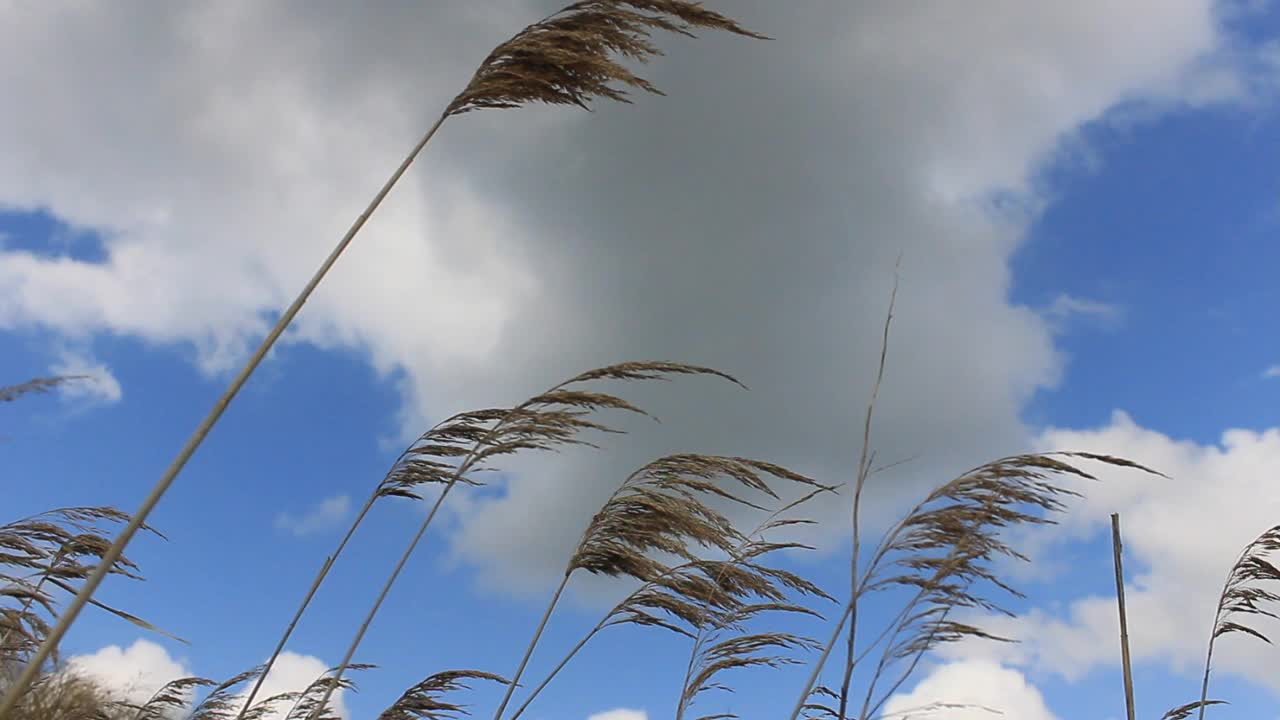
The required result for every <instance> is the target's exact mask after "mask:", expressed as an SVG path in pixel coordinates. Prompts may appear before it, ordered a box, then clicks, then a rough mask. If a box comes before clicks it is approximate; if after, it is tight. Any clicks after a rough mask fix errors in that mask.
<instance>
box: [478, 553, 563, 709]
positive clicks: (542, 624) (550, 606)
mask: <svg viewBox="0 0 1280 720" xmlns="http://www.w3.org/2000/svg"><path fill="white" fill-rule="evenodd" d="M571 575H573V571H572V570H570V571H568V572H566V573H565V574H564V577H562V578H561V579H560V584H559V585H558V586H557V587H556V592H555V594H554V595H552V596H551V602H549V603H547V609H546V610H545V611H544V612H543V613H542V619H541V620H539V621H538V628H537V629H536V630H534V631H533V638H532V639H531V640H529V644H528V646H526V647H525V649H524V656H523V657H521V658H520V666H519V667H517V668H516V672H515V675H512V676H511V683H510V684H508V685H507V692H506V693H505V694H504V695H503V696H502V702H501V703H498V709H497V710H496V711H495V712H494V713H493V720H501V718H502V713H503V712H504V711H505V710H506V709H507V703H509V702H511V696H512V695H513V694H515V691H516V686H517V685H518V684H519V683H520V677H521V676H522V675H524V669H525V667H527V666H528V665H529V658H531V657H533V649H534V648H535V647H537V646H538V640H540V639H542V631H543V630H546V629H547V621H548V620H550V619H551V613H552V612H554V611H555V609H556V604H557V603H559V602H560V595H561V594H562V593H564V588H565V586H566V585H568V584H569V577H570V576H571ZM574 651H575V652H576V651H577V649H576V648H575V650H574Z"/></svg>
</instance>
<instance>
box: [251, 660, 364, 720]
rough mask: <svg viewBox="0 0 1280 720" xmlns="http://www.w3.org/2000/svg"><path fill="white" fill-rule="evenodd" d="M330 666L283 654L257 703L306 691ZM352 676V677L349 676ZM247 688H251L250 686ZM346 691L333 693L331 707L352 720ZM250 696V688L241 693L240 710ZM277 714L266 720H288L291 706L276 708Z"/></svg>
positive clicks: (284, 704) (259, 692)
mask: <svg viewBox="0 0 1280 720" xmlns="http://www.w3.org/2000/svg"><path fill="white" fill-rule="evenodd" d="M328 669H329V666H328V665H326V664H325V663H324V661H323V660H321V659H320V658H317V657H315V656H312V655H299V654H298V653H295V652H290V651H288V650H286V651H284V652H282V653H280V657H279V658H277V659H276V662H275V664H274V665H273V666H272V667H271V672H270V673H268V674H267V679H266V680H264V681H263V683H262V689H261V690H259V691H258V695H257V697H256V698H255V699H254V703H255V704H256V703H257V702H259V701H261V700H263V699H264V698H269V697H272V696H274V695H279V694H281V693H288V692H299V691H302V690H305V689H306V688H307V686H308V685H310V684H311V683H312V682H314V681H315V680H316V679H317V678H319V677H320V676H321V675H323V674H324V673H325V672H327V671H328ZM348 674H350V673H348ZM246 685H247V684H246ZM345 692H346V691H345V690H341V689H339V690H337V691H335V692H334V693H333V696H332V699H331V700H330V704H331V706H332V707H333V709H334V711H335V712H336V713H337V714H338V716H339V717H342V718H347V717H350V716H351V715H350V713H349V712H348V710H347V706H346V703H345V702H344V700H343V695H344V693H345ZM247 695H248V687H246V688H245V691H244V692H242V693H240V694H239V695H238V696H237V697H238V698H239V699H238V700H236V706H237V707H236V709H237V710H239V708H240V706H242V705H244V700H243V698H245V697H246V696H247ZM274 707H275V709H274V711H273V712H270V713H267V714H266V715H263V716H262V720H285V719H286V716H287V715H288V712H289V707H290V705H289V704H288V703H282V704H280V705H276V706H274Z"/></svg>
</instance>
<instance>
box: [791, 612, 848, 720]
mask: <svg viewBox="0 0 1280 720" xmlns="http://www.w3.org/2000/svg"><path fill="white" fill-rule="evenodd" d="M852 609H853V605H852V604H849V605H845V606H844V612H843V613H841V615H840V622H838V623H836V629H835V630H833V631H832V632H831V638H830V639H828V640H827V642H826V643H824V644H823V645H822V655H821V656H820V657H819V658H818V662H816V663H814V664H813V671H812V672H810V673H809V680H808V682H806V683H805V686H804V689H802V690H801V691H800V697H799V698H798V699H796V706H795V708H793V709H792V710H791V716H790V718H789V720H796V719H797V718H799V717H800V712H801V711H802V710H804V706H805V702H806V701H807V700H808V699H809V693H811V692H813V686H814V685H817V684H818V676H819V675H821V674H822V666H823V665H826V664H827V658H828V657H830V655H831V651H832V650H833V649H834V648H835V646H836V641H837V640H839V639H840V633H841V632H843V631H844V624H845V622H846V621H848V620H849V614H850V613H851V612H852Z"/></svg>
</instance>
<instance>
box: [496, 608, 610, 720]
mask: <svg viewBox="0 0 1280 720" xmlns="http://www.w3.org/2000/svg"><path fill="white" fill-rule="evenodd" d="M603 628H604V621H601V622H600V623H599V624H598V625H596V626H595V627H594V628H592V629H591V632H588V633H587V634H586V635H584V636H582V639H581V640H579V641H578V644H577V645H574V646H573V649H572V650H570V651H569V652H568V654H567V655H565V656H564V657H563V658H562V659H561V660H560V663H559V664H558V665H556V666H555V668H554V669H553V670H552V671H551V672H550V673H548V674H547V676H546V677H545V678H543V680H542V682H540V683H538V687H536V688H534V689H533V692H531V693H529V697H527V698H525V699H524V702H522V703H520V707H518V708H516V711H515V712H513V713H511V718H510V719H509V720H516V718H518V717H520V715H521V714H523V713H524V711H525V709H526V708H528V707H529V704H530V703H532V702H533V699H534V698H536V697H538V694H539V693H541V692H542V691H543V690H545V689H546V687H547V686H548V685H550V684H551V681H552V680H553V679H555V676H556V675H558V674H560V671H561V670H563V669H564V666H565V665H568V664H569V661H570V660H572V659H573V658H574V656H575V655H577V654H578V651H580V650H582V648H583V647H585V646H586V644H587V642H588V641H589V640H591V638H593V637H595V636H596V633H598V632H600V630H602V629H603Z"/></svg>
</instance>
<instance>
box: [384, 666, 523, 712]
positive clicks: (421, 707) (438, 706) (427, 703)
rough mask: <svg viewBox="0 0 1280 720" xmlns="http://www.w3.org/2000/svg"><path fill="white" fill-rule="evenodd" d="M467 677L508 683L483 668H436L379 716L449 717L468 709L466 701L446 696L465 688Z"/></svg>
mask: <svg viewBox="0 0 1280 720" xmlns="http://www.w3.org/2000/svg"><path fill="white" fill-rule="evenodd" d="M469 680H488V681H491V682H497V683H503V684H507V682H508V681H507V679H506V678H504V677H502V676H500V675H494V674H493V673H490V672H484V671H483V670H446V671H444V672H438V673H435V674H434V675H431V676H430V677H428V678H426V679H425V680H423V681H422V682H420V683H418V684H417V685H414V686H413V687H411V688H409V689H408V690H406V691H405V692H404V694H403V695H401V696H400V698H399V699H398V700H396V701H395V703H394V704H392V705H391V707H389V708H387V709H386V710H384V711H382V714H380V715H378V720H450V719H451V718H460V717H466V716H468V715H470V714H471V713H470V712H468V711H467V708H466V706H465V705H459V704H457V703H454V702H450V701H447V700H445V699H444V698H443V697H441V696H442V695H444V694H445V693H452V692H458V691H460V690H466V689H468V688H469V687H470V686H469V685H468V684H467V681H469Z"/></svg>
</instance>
